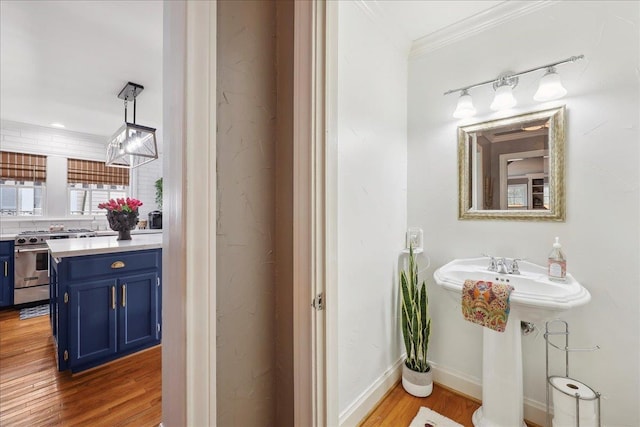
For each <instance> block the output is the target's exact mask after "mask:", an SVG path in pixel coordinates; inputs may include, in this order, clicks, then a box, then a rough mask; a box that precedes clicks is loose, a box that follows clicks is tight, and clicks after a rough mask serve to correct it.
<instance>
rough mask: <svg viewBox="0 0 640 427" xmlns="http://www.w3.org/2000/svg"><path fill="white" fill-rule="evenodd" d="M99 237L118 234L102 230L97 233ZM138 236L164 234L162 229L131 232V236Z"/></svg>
mask: <svg viewBox="0 0 640 427" xmlns="http://www.w3.org/2000/svg"><path fill="white" fill-rule="evenodd" d="M95 233H96V234H97V235H98V236H117V235H118V232H117V231H113V230H100V231H96V232H95ZM136 234H162V229H149V228H147V229H144V230H138V229H136V230H131V235H132V236H134V235H136Z"/></svg>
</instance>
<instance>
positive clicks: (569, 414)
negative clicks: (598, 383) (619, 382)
mask: <svg viewBox="0 0 640 427" xmlns="http://www.w3.org/2000/svg"><path fill="white" fill-rule="evenodd" d="M550 381H551V384H552V385H553V388H552V398H553V427H575V425H576V416H577V415H576V398H575V394H576V393H578V394H580V427H597V419H596V415H597V414H596V401H595V397H596V394H595V393H594V391H593V390H592V389H591V388H590V387H589V386H587V385H585V384H583V383H581V382H580V381H576V380H573V379H571V378H566V377H552V378H551V379H550ZM563 392H564V393H567V394H568V395H567V394H564V393H563ZM585 399H593V400H585Z"/></svg>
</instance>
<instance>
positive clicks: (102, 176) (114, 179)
mask: <svg viewBox="0 0 640 427" xmlns="http://www.w3.org/2000/svg"><path fill="white" fill-rule="evenodd" d="M67 183H68V184H79V183H81V184H103V185H125V186H128V185H129V169H123V168H117V167H110V166H107V165H105V164H104V162H95V161H92V160H79V159H67Z"/></svg>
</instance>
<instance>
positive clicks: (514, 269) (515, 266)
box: [511, 258, 526, 274]
mask: <svg viewBox="0 0 640 427" xmlns="http://www.w3.org/2000/svg"><path fill="white" fill-rule="evenodd" d="M524 260H526V258H514V259H513V260H512V261H511V274H520V267H519V266H518V261H524Z"/></svg>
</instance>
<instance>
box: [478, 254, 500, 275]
mask: <svg viewBox="0 0 640 427" xmlns="http://www.w3.org/2000/svg"><path fill="white" fill-rule="evenodd" d="M482 256H486V257H487V258H489V259H490V261H489V267H488V268H487V270H489V271H498V264H497V263H496V259H495V258H494V257H492V256H491V255H487V254H482Z"/></svg>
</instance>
